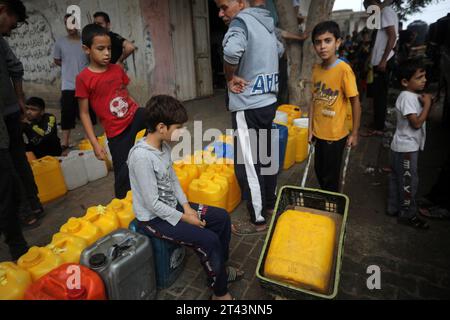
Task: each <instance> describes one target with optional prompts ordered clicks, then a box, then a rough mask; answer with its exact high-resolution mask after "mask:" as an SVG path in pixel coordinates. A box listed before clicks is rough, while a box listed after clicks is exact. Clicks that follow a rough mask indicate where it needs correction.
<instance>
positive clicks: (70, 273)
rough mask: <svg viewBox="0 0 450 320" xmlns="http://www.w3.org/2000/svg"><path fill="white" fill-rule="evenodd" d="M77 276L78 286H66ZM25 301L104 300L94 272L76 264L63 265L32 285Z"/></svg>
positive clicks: (99, 282) (100, 285) (102, 291)
mask: <svg viewBox="0 0 450 320" xmlns="http://www.w3.org/2000/svg"><path fill="white" fill-rule="evenodd" d="M75 275H77V276H78V278H79V279H80V283H79V286H75V284H73V287H70V288H69V286H68V283H71V279H70V277H74V276H75ZM25 300H106V291H105V286H104V284H103V280H102V279H101V278H100V276H99V275H98V274H97V273H95V272H94V271H92V270H90V269H89V268H86V267H85V266H81V265H78V264H64V265H62V266H60V267H59V268H56V269H55V270H53V271H52V272H50V273H49V274H47V275H45V276H44V277H42V278H41V279H39V280H38V281H37V282H35V283H33V284H32V285H31V286H30V287H29V288H28V290H27V291H26V293H25Z"/></svg>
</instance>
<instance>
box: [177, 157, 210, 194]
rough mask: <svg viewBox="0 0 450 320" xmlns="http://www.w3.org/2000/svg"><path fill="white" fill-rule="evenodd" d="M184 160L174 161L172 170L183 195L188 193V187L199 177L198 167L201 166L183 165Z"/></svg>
mask: <svg viewBox="0 0 450 320" xmlns="http://www.w3.org/2000/svg"><path fill="white" fill-rule="evenodd" d="M185 161H186V160H179V161H175V162H174V165H173V169H174V171H175V174H176V175H177V177H178V180H179V181H180V184H181V187H182V189H183V191H184V193H186V194H187V193H188V191H189V186H190V185H191V183H192V181H193V180H194V179H197V178H198V177H199V176H200V167H202V166H203V165H198V166H197V165H195V164H185Z"/></svg>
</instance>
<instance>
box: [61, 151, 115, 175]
mask: <svg viewBox="0 0 450 320" xmlns="http://www.w3.org/2000/svg"><path fill="white" fill-rule="evenodd" d="M75 152H78V151H75ZM71 154H72V152H71V153H70V154H69V155H71ZM81 157H82V158H83V160H84V167H85V168H86V172H87V175H88V179H89V182H93V181H97V180H99V179H102V178H104V177H106V176H107V175H108V168H107V167H106V162H105V161H100V160H98V159H97V158H96V156H95V153H94V151H84V152H82V153H81Z"/></svg>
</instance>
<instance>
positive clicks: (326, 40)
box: [0, 0, 433, 300]
mask: <svg viewBox="0 0 450 320" xmlns="http://www.w3.org/2000/svg"><path fill="white" fill-rule="evenodd" d="M215 2H216V4H217V7H218V9H219V17H220V18H221V19H222V20H223V22H224V23H225V24H227V25H228V26H229V28H228V32H227V34H226V35H225V38H224V40H223V59H224V72H225V77H226V82H227V89H228V99H227V107H228V110H229V113H230V115H231V119H232V121H231V126H232V128H233V129H234V130H235V132H237V136H236V139H235V149H236V152H235V172H236V176H237V178H238V181H239V185H240V187H241V189H242V192H243V198H244V200H246V201H247V209H248V214H249V220H250V222H246V223H243V224H232V223H231V220H230V217H229V215H228V214H227V213H226V211H224V210H222V209H218V208H212V207H208V206H204V205H202V204H193V203H189V202H188V200H187V198H186V195H185V194H184V192H183V190H182V188H181V186H180V183H179V181H178V179H177V177H176V175H175V172H174V170H173V169H172V166H171V163H172V159H171V148H170V143H171V142H173V141H174V140H175V139H176V137H177V136H179V130H181V129H182V127H183V125H184V124H185V123H186V122H187V121H188V113H187V111H186V109H185V107H184V106H183V104H182V103H181V102H180V101H178V100H177V99H176V98H174V97H170V96H166V95H158V96H154V97H152V98H151V99H149V101H148V102H147V104H146V105H145V107H143V108H142V107H140V106H139V105H138V103H137V102H136V101H135V100H134V99H133V98H132V97H131V96H130V94H129V92H128V89H127V86H128V85H129V83H130V79H129V78H128V76H127V74H126V71H125V70H124V68H123V62H124V61H125V59H126V58H127V57H128V56H129V55H130V54H132V52H133V51H134V50H135V48H134V46H133V45H132V43H131V42H130V41H128V40H125V39H124V38H122V37H121V36H119V35H117V34H115V33H113V32H111V22H110V18H109V16H108V15H107V14H106V13H104V12H97V13H96V14H94V21H95V23H92V24H88V25H87V26H85V27H84V28H83V30H82V32H81V33H80V32H79V31H78V30H77V29H75V28H71V27H70V25H71V20H70V19H72V17H71V15H66V16H65V17H64V24H65V26H66V27H67V36H64V37H61V38H59V39H58V40H57V41H56V44H55V50H54V59H55V64H56V65H58V66H61V78H62V87H61V91H62V98H61V111H62V112H61V128H62V130H63V136H62V142H60V140H59V138H58V135H57V130H56V123H57V120H56V118H55V116H54V115H51V114H47V113H45V102H44V101H43V100H42V99H41V98H39V97H30V98H29V99H27V100H25V95H24V93H23V90H22V84H21V81H22V80H21V79H22V76H23V67H22V66H21V63H20V61H19V60H18V59H17V58H16V57H15V55H14V53H13V52H12V50H11V49H10V48H9V46H8V44H7V42H6V41H5V40H4V39H3V38H0V41H1V42H0V50H1V54H0V76H1V79H0V81H1V87H0V90H1V91H0V92H1V97H0V98H1V99H0V107H1V108H0V110H1V112H2V117H0V165H1V166H2V167H1V171H0V172H1V174H2V176H1V182H0V187H1V189H0V193H1V194H2V198H1V202H0V203H1V207H0V209H1V211H0V214H1V219H0V223H1V224H0V232H1V233H3V234H4V235H5V238H6V243H7V244H8V246H9V248H10V252H11V255H12V259H13V260H16V259H17V258H19V257H20V256H21V255H22V254H24V253H25V252H26V251H27V250H28V245H27V243H26V241H25V239H24V237H23V235H22V231H21V226H20V223H19V214H18V212H19V211H20V210H19V204H22V206H23V204H24V203H25V204H26V205H25V206H26V209H24V210H28V212H29V213H28V214H27V216H28V219H27V220H24V221H22V223H25V224H27V225H32V224H34V223H36V221H38V220H39V219H40V218H41V217H42V215H43V208H42V205H41V204H40V202H39V199H38V198H37V188H36V184H35V183H34V180H33V175H32V172H31V169H30V165H29V164H28V161H27V159H26V156H25V152H26V150H29V151H32V152H34V153H35V155H36V156H38V157H41V156H43V155H53V156H58V155H61V153H63V152H64V151H66V150H67V149H69V148H70V131H71V130H73V129H74V128H75V123H76V118H77V117H79V118H80V120H81V122H82V125H83V128H84V130H85V133H86V137H87V138H88V139H89V141H90V142H91V144H92V146H93V149H94V152H95V155H96V156H97V158H98V159H100V160H106V151H105V149H104V148H103V147H102V146H101V145H100V144H99V142H98V141H97V138H96V136H95V134H94V129H93V128H94V125H95V123H96V121H97V119H98V121H99V123H100V124H101V126H102V127H103V129H104V131H105V134H106V136H107V138H108V141H109V148H110V150H111V155H112V161H113V167H114V178H115V186H114V190H115V195H116V198H118V199H122V198H124V197H125V196H126V194H127V192H128V191H129V190H132V192H133V208H134V211H135V214H136V217H137V219H138V221H139V230H140V231H141V232H142V233H144V234H148V235H151V236H156V237H162V238H164V239H167V240H170V241H173V242H177V243H179V244H182V245H185V246H188V247H191V248H193V249H194V250H195V251H196V253H197V254H198V255H199V257H200V261H201V263H202V265H203V267H204V269H205V272H206V273H207V275H208V278H209V279H210V286H211V288H212V290H213V295H212V299H215V300H230V299H233V297H232V296H231V295H230V293H229V291H228V283H229V282H232V281H236V280H239V279H240V278H242V276H243V271H241V270H238V269H236V268H233V267H231V266H227V261H228V258H229V242H230V239H231V233H234V234H236V235H238V236H245V235H253V234H261V233H264V232H266V231H267V229H268V224H267V221H268V219H270V216H271V215H272V214H273V211H274V207H275V201H276V194H275V190H276V188H277V185H278V183H277V174H276V173H273V174H267V173H265V171H264V169H265V168H267V167H270V165H271V164H270V163H269V164H267V163H265V162H264V161H263V159H261V158H260V156H261V155H260V153H259V152H258V154H254V153H253V152H252V150H255V149H256V150H259V148H261V147H265V149H266V150H272V148H271V143H272V142H271V141H272V139H271V136H270V134H271V129H272V123H273V121H274V118H275V113H276V110H277V107H278V105H279V102H278V98H277V95H278V92H279V85H280V64H279V61H280V59H281V58H282V57H283V55H284V51H285V48H284V46H283V35H284V38H285V39H286V38H289V37H293V39H295V40H298V41H305V40H306V38H307V37H308V36H309V34H289V33H286V32H283V30H280V29H277V28H276V25H275V22H274V19H273V16H272V15H271V13H270V11H269V10H267V9H266V7H265V1H257V0H253V1H247V0H216V1H215ZM295 4H296V1H294V5H295ZM364 4H365V6H366V7H367V6H369V5H378V6H380V7H381V9H382V11H381V29H380V30H378V32H376V35H375V34H374V35H371V33H370V32H369V31H368V30H363V31H362V32H361V33H354V34H353V37H351V36H347V37H346V38H345V39H342V34H341V30H340V28H339V25H338V24H337V23H336V22H333V21H323V22H320V23H318V24H317V25H316V26H315V28H314V30H312V33H311V39H310V41H312V43H313V46H314V49H315V51H316V53H317V56H318V57H319V58H320V60H321V63H320V64H317V65H315V66H314V69H313V75H312V82H313V90H312V93H311V94H312V104H311V106H310V110H309V114H310V122H309V123H310V128H309V132H310V134H309V142H310V143H311V144H314V145H315V148H316V155H315V172H316V175H317V178H318V181H319V184H320V187H321V188H322V189H323V190H328V191H334V192H337V191H338V188H339V182H340V171H341V164H342V156H343V152H344V150H345V148H346V147H348V148H354V147H356V146H357V145H358V141H359V136H360V120H361V104H360V97H361V95H362V93H366V94H367V95H368V96H369V97H370V96H371V97H372V98H373V100H374V103H373V105H374V111H375V112H374V122H373V127H372V128H371V130H369V131H367V132H365V133H361V135H365V136H379V135H380V134H382V133H383V130H384V125H385V119H386V108H387V95H388V86H389V78H390V76H389V73H390V70H392V63H393V62H394V61H395V60H394V57H395V50H394V48H395V46H396V43H397V38H398V33H399V31H398V30H399V21H398V18H397V14H396V13H395V11H394V10H393V9H392V8H391V7H390V6H385V5H383V4H382V3H381V2H379V1H377V0H366V1H364ZM304 18H305V17H304V16H302V15H300V16H299V22H302V21H304V20H302V19H304ZM26 19H27V15H26V9H25V7H24V5H23V4H22V2H21V1H20V0H0V33H1V34H3V35H7V34H9V33H10V32H11V30H13V29H14V28H16V27H18V26H19V24H20V23H24V22H26ZM372 39H373V40H372ZM338 52H339V55H338V54H337V53H338ZM401 63H402V66H401V67H400V68H399V70H401V73H400V74H399V80H400V82H401V86H402V88H403V91H402V93H401V94H400V96H399V97H398V100H397V104H396V109H397V112H398V123H397V131H396V133H395V136H394V139H393V143H392V147H391V149H392V154H391V158H392V174H391V180H390V193H389V201H388V210H387V211H388V214H390V215H395V216H398V221H399V223H402V224H406V225H409V226H412V227H415V228H419V229H426V228H428V225H427V223H426V222H425V221H423V220H422V219H420V218H419V217H418V215H417V213H418V208H417V204H416V201H415V196H416V192H417V186H418V174H417V158H418V157H417V155H418V152H419V149H421V148H422V149H423V145H424V143H425V122H426V119H427V117H428V114H429V112H430V110H431V107H432V104H433V101H432V98H431V96H430V95H428V94H423V93H422V92H423V89H424V87H425V84H426V74H425V69H424V68H423V66H422V65H421V64H420V63H419V62H417V61H416V60H410V59H407V58H405V59H404V61H402V62H401ZM375 93H376V94H375ZM349 104H350V105H351V109H352V114H353V129H352V130H351V131H350V130H349V128H348V126H346V123H345V121H346V118H347V110H348V105H349ZM143 129H146V130H147V133H148V134H147V135H146V137H145V138H144V139H142V140H141V141H139V142H138V143H137V144H136V145H135V137H136V134H137V133H138V132H139V131H141V130H143ZM251 129H254V130H255V131H256V132H258V135H257V139H256V141H253V140H252V139H250V137H249V134H248V131H249V130H251ZM22 132H24V133H25V135H26V136H27V140H28V147H27V149H26V148H25V144H24V141H23V138H22ZM263 134H268V137H267V136H266V137H264V139H263V136H262V135H263ZM238 159H243V162H240V161H238Z"/></svg>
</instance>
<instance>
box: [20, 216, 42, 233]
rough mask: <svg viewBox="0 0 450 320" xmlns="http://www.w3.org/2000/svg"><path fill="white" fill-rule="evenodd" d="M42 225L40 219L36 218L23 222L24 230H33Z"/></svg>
mask: <svg viewBox="0 0 450 320" xmlns="http://www.w3.org/2000/svg"><path fill="white" fill-rule="evenodd" d="M40 225H41V223H40V221H39V219H37V218H34V217H29V218H26V219H24V220H23V221H22V230H33V229H35V228H37V227H39V226H40Z"/></svg>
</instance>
